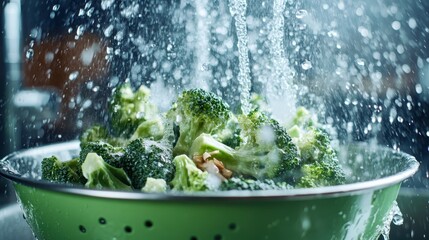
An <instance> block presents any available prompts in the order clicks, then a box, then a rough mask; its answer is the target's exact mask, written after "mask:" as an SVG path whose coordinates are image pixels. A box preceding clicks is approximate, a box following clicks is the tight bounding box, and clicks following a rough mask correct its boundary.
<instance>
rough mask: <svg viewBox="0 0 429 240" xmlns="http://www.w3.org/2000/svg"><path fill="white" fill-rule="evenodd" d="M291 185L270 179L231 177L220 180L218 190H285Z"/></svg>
mask: <svg viewBox="0 0 429 240" xmlns="http://www.w3.org/2000/svg"><path fill="white" fill-rule="evenodd" d="M291 188H292V187H291V186H290V185H288V184H286V183H285V182H274V181H273V180H271V179H265V180H255V179H245V178H243V177H233V178H230V179H228V180H226V181H223V182H222V185H221V186H220V188H219V190H221V191H229V190H249V191H254V190H285V189H291Z"/></svg>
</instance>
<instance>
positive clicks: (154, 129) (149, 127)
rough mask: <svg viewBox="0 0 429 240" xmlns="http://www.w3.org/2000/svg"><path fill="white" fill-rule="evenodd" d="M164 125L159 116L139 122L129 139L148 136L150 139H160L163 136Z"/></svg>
mask: <svg viewBox="0 0 429 240" xmlns="http://www.w3.org/2000/svg"><path fill="white" fill-rule="evenodd" d="M164 132H165V126H164V122H163V120H162V119H161V118H160V117H158V116H157V117H154V118H152V119H150V120H147V121H144V122H142V123H140V125H139V126H138V127H137V129H136V131H135V132H134V134H133V135H132V136H131V138H130V140H134V139H137V138H150V139H152V140H161V139H162V137H164Z"/></svg>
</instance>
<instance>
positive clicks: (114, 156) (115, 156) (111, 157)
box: [79, 141, 125, 168]
mask: <svg viewBox="0 0 429 240" xmlns="http://www.w3.org/2000/svg"><path fill="white" fill-rule="evenodd" d="M82 145H83V144H81V150H80V153H79V161H80V163H81V164H82V163H83V162H84V161H85V159H86V157H87V155H88V153H91V152H92V153H96V154H97V155H99V156H101V157H102V158H103V160H104V161H105V162H106V163H108V164H110V165H112V166H114V167H117V168H121V167H122V163H121V162H122V161H121V159H122V157H123V156H124V153H125V150H124V148H123V147H114V146H112V145H110V144H109V143H106V142H103V141H95V142H87V143H86V144H84V145H83V146H82Z"/></svg>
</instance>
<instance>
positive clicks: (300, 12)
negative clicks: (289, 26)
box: [295, 9, 308, 19]
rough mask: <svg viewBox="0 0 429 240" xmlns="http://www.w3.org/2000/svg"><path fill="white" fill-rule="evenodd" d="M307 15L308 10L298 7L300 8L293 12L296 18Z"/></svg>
mask: <svg viewBox="0 0 429 240" xmlns="http://www.w3.org/2000/svg"><path fill="white" fill-rule="evenodd" d="M307 15H308V12H307V10H305V9H300V10H298V11H296V13H295V17H296V18H298V19H302V18H304V17H306V16H307Z"/></svg>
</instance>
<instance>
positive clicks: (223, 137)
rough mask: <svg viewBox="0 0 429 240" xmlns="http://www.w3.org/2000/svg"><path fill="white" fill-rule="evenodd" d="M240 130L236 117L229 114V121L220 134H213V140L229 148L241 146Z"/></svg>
mask: <svg viewBox="0 0 429 240" xmlns="http://www.w3.org/2000/svg"><path fill="white" fill-rule="evenodd" d="M240 133H241V128H240V125H239V124H238V119H237V117H236V116H235V115H234V114H232V113H231V117H230V119H229V121H228V122H227V123H226V126H225V128H224V129H223V130H221V131H220V132H218V133H216V134H214V135H213V136H214V138H215V139H216V140H218V141H220V142H221V143H223V144H226V145H227V146H229V147H232V148H236V147H238V146H239V145H240V144H241V136H240Z"/></svg>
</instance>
